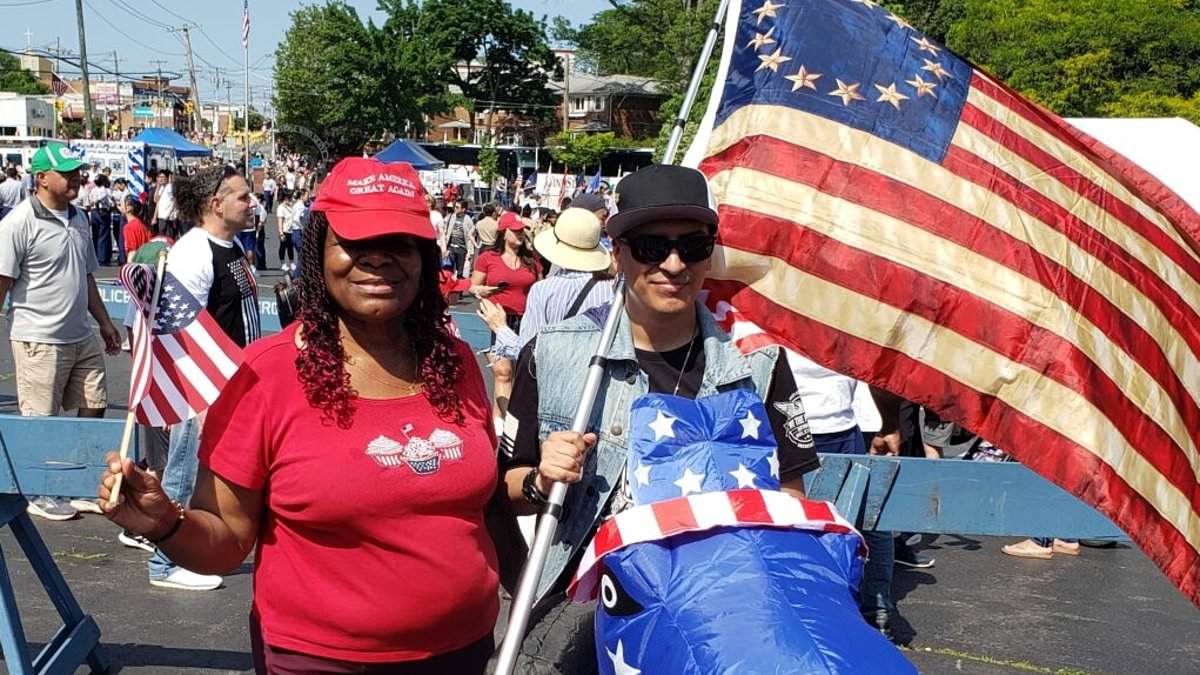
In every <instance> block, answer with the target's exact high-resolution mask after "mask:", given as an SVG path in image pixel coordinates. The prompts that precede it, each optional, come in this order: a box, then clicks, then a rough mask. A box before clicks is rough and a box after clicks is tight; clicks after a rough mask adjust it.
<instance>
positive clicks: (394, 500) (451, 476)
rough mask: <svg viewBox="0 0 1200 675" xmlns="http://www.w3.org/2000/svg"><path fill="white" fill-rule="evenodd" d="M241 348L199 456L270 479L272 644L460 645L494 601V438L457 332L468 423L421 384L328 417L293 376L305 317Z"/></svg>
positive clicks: (258, 581) (366, 654) (438, 648)
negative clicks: (442, 411) (345, 422)
mask: <svg viewBox="0 0 1200 675" xmlns="http://www.w3.org/2000/svg"><path fill="white" fill-rule="evenodd" d="M297 325H298V324H293V326H292V327H291V328H289V329H286V330H285V331H284V332H282V333H280V334H278V335H275V336H273V337H270V338H266V339H263V340H259V341H257V342H255V343H253V344H252V345H250V346H249V347H248V348H247V349H246V358H245V362H244V363H243V364H242V366H241V367H240V368H239V369H238V372H237V374H235V375H234V377H233V379H232V380H231V381H230V382H229V384H228V385H226V387H225V388H224V390H222V392H221V395H220V397H218V399H217V401H216V402H215V403H214V404H213V406H212V408H211V409H210V410H209V412H208V419H207V421H206V422H205V425H204V433H203V434H202V437H201V448H200V460H201V462H202V463H203V464H204V465H205V466H207V467H208V468H209V469H211V470H212V471H213V473H215V474H217V475H219V476H221V477H223V478H224V479H225V480H228V481H230V482H231V483H234V484H236V485H240V486H242V487H245V488H247V489H251V490H262V491H264V497H265V499H266V509H265V511H264V515H263V522H262V530H261V531H260V533H259V537H258V548H257V552H256V559H255V568H254V607H255V609H256V611H257V613H258V616H259V618H260V620H261V623H262V630H263V638H264V640H265V641H266V643H267V644H269V645H271V646H272V647H277V648H281V649H289V650H292V651H296V652H300V653H303V654H309V655H312V656H318V657H324V658H331V659H340V660H345V661H357V662H385V661H408V660H417V659H423V658H428V657H430V656H432V655H435V654H443V653H446V652H450V651H453V650H456V649H460V648H462V647H465V646H467V645H469V644H471V643H472V642H475V641H476V640H478V639H480V638H481V637H483V636H484V635H487V634H488V633H490V632H491V631H492V628H493V626H494V625H495V623H496V616H497V614H498V613H499V609H500V607H499V600H498V597H497V585H498V581H499V575H498V572H497V570H498V566H497V562H496V552H495V549H494V547H493V545H492V541H491V539H490V538H489V536H488V533H487V530H486V529H485V528H484V522H483V512H484V508H485V505H486V504H487V502H488V500H489V498H490V497H491V496H492V494H493V491H494V490H495V489H496V482H497V477H496V454H495V448H496V437H495V430H494V428H493V426H492V416H491V408H490V404H489V402H488V398H487V392H486V390H485V389H484V384H483V377H482V375H481V374H480V372H479V369H478V368H476V367H475V362H474V357H473V356H472V354H471V350H470V348H469V347H468V346H467V344H466V343H465V342H461V341H460V342H457V345H456V346H457V351H458V353H459V355H460V356H461V358H462V359H463V366H464V368H463V371H464V373H465V377H464V378H463V380H462V381H461V382H459V383H458V385H457V386H456V390H457V392H458V395H459V398H460V400H461V401H462V405H461V406H460V409H461V410H462V411H463V414H464V417H465V421H464V423H463V424H462V425H456V424H453V423H452V422H448V421H445V420H442V419H440V418H438V417H437V416H436V414H435V413H434V411H433V408H432V407H431V406H430V405H429V403H428V401H426V399H425V397H424V396H421V395H417V396H409V397H405V398H398V399H389V400H370V399H358V400H357V401H356V407H357V410H356V414H355V416H354V423H353V427H352V428H350V429H341V428H339V427H337V426H335V425H332V424H324V423H322V421H321V412H320V410H318V409H315V408H312V407H310V406H309V405H308V403H307V401H306V400H305V397H304V390H303V388H302V386H301V384H300V381H299V378H298V376H296V375H295V372H296V369H295V359H296V354H297V348H296V346H295V342H293V340H294V338H295V334H296V326H297Z"/></svg>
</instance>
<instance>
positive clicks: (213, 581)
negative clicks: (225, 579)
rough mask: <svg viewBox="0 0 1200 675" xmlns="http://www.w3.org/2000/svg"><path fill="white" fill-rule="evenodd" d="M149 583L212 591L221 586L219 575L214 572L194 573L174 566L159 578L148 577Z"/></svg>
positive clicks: (179, 588) (182, 588)
mask: <svg viewBox="0 0 1200 675" xmlns="http://www.w3.org/2000/svg"><path fill="white" fill-rule="evenodd" d="M150 585H151V586H159V587H161V588H175V589H178V590H181V591H213V590H216V589H218V588H220V587H221V577H219V576H216V575H215V574H196V573H195V572H191V571H189V570H185V569H183V568H182V567H176V568H175V571H174V572H171V573H170V574H168V575H167V576H165V577H163V578H161V579H155V578H154V577H150Z"/></svg>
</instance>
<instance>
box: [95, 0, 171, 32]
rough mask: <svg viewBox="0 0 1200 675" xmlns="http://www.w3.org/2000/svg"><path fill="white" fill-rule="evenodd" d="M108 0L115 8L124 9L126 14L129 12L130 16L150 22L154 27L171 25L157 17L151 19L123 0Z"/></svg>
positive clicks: (168, 26)
mask: <svg viewBox="0 0 1200 675" xmlns="http://www.w3.org/2000/svg"><path fill="white" fill-rule="evenodd" d="M109 2H111V3H112V4H113V5H114V6H115V7H116V8H117V9H120V10H122V11H124V12H125V13H126V14H129V15H130V16H132V17H133V18H135V19H137V20H139V21H142V22H145V23H147V24H150V25H151V26H154V27H155V28H162V29H167V28H170V27H171V26H170V25H169V24H165V23H163V22H162V21H159V20H158V19H152V18H150V17H148V16H146V15H145V14H142V13H141V12H139V11H138V10H136V9H134V8H133V7H132V6H131V5H129V4H127V3H126V2H125V0H109Z"/></svg>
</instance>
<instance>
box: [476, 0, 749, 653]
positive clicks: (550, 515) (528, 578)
mask: <svg viewBox="0 0 1200 675" xmlns="http://www.w3.org/2000/svg"><path fill="white" fill-rule="evenodd" d="M728 11H729V0H721V4H720V6H719V7H717V14H716V16H715V17H713V22H712V25H711V26H710V28H709V31H708V37H707V38H706V39H705V41H704V49H703V51H702V52H701V53H700V61H699V62H698V63H697V64H696V70H695V72H693V73H692V81H691V83H690V84H689V85H688V90H687V95H686V96H684V98H683V106H682V107H681V108H680V110H679V117H678V118H677V119H676V120H675V128H674V129H672V130H671V139H670V141H669V142H668V143H667V149H666V151H665V152H664V153H663V164H671V163H673V162H674V161H675V155H676V153H677V151H678V150H679V143H680V141H681V140H682V139H683V128H684V125H686V124H687V118H688V115H689V114H690V113H691V109H692V106H693V105H695V103H696V95H697V93H698V92H699V90H700V81H701V80H702V79H703V78H704V71H705V69H706V68H707V67H708V61H709V59H711V58H712V53H713V47H714V46H715V45H716V43H717V36H718V34H719V33H720V31H721V24H722V23H723V22H724V20H725V14H726V12H728ZM564 184H565V181H564ZM624 311H625V280H624V278H623V277H617V282H616V287H615V288H614V289H613V301H612V305H611V307H610V309H609V312H608V319H607V320H606V321H605V322H604V330H603V332H602V333H601V334H600V342H599V343H598V344H597V345H596V355H595V356H593V357H592V362H591V366H590V367H589V368H588V377H587V381H586V383H585V384H584V387H583V395H582V396H581V397H580V400H579V407H578V408H576V409H575V420H574V422H573V423H572V424H571V431H574V432H576V433H580V434H582V433H585V432H586V431H587V427H588V421H589V420H590V419H591V417H592V407H593V406H594V405H595V403H596V395H597V394H598V393H599V392H600V383H601V381H602V380H603V379H604V376H605V373H604V371H605V366H606V364H607V356H608V350H609V349H611V348H612V342H613V337H614V336H615V335H616V332H617V323H618V322H619V321H620V317H621V314H623V313H624ZM569 487H570V486H568V485H567V484H566V483H555V484H554V485H553V486H552V487H551V488H550V495H549V497H548V498H547V500H546V504H545V505H544V506H543V507H542V512H541V516H540V517H539V518H538V521H537V530H536V531H535V533H534V537H533V545H532V546H530V548H529V558H528V559H527V560H526V561H525V567H524V568H523V569H522V570H521V578H520V580H519V581H518V582H517V592H516V593H515V594H513V599H512V606H511V608H510V609H509V615H508V628H507V629H506V630H505V631H504V641H503V642H502V643H501V645H500V656H499V658H498V659H497V661H496V671H495V672H496V675H512V671H513V667H514V666H515V665H516V663H517V653H518V652H519V651H520V648H521V643H522V642H523V641H524V639H525V630H526V628H527V626H528V624H529V615H530V612H532V611H533V602H534V600H535V594H536V593H537V586H538V582H539V581H541V578H542V568H543V567H545V565H546V557H547V556H548V555H549V553H550V544H551V542H553V540H554V533H555V531H556V530H557V529H558V519H559V517H560V516H561V515H562V505H563V502H564V501H565V500H566V497H567V489H568V488H569Z"/></svg>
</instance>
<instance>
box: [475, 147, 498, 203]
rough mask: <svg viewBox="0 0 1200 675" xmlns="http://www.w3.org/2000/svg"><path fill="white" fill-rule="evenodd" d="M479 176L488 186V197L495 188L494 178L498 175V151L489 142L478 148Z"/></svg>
mask: <svg viewBox="0 0 1200 675" xmlns="http://www.w3.org/2000/svg"><path fill="white" fill-rule="evenodd" d="M479 177H480V178H482V179H483V182H485V183H487V186H488V197H489V198H491V197H492V193H493V192H494V191H495V188H496V179H497V178H499V177H500V153H498V152H496V147H495V146H493V145H491V144H490V143H489V144H487V145H485V146H483V147H482V148H480V149H479Z"/></svg>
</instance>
